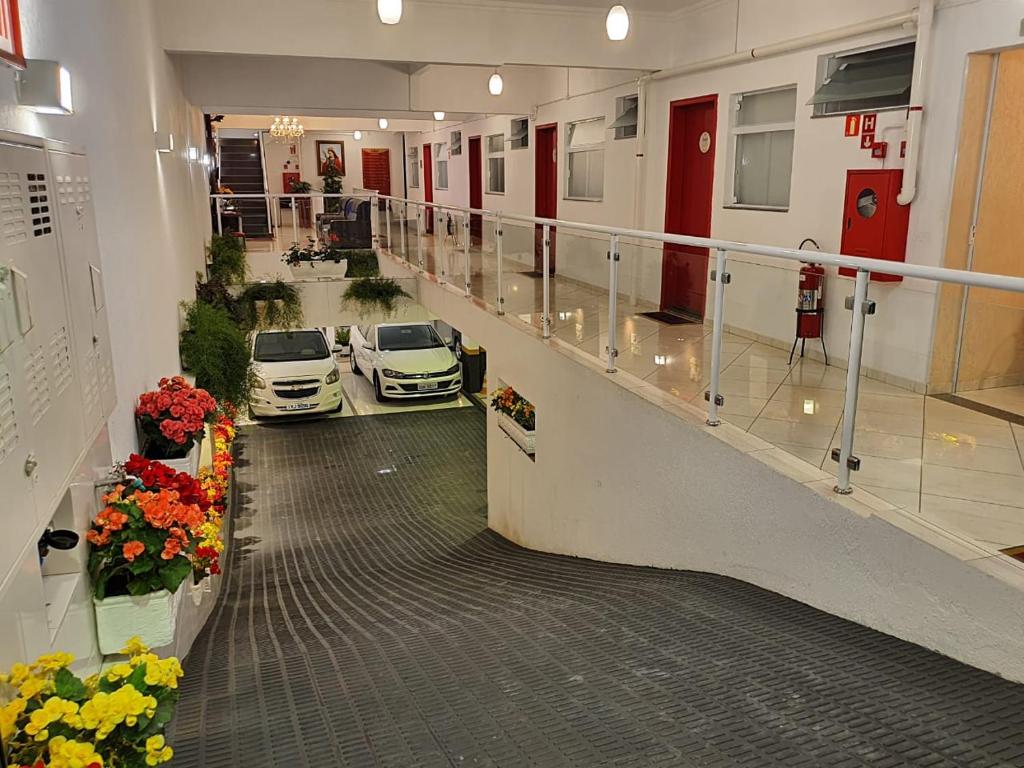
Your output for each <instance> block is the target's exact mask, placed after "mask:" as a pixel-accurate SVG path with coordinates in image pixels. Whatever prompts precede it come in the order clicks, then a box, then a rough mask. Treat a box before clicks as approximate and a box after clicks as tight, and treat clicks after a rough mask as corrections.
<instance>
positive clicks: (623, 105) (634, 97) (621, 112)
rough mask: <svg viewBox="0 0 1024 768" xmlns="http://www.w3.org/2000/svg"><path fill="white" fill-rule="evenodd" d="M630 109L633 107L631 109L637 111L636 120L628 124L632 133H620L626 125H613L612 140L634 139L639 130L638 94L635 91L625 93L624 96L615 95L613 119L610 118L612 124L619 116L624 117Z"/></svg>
mask: <svg viewBox="0 0 1024 768" xmlns="http://www.w3.org/2000/svg"><path fill="white" fill-rule="evenodd" d="M630 103H632V107H631V106H629V104H630ZM630 109H633V110H635V111H637V113H638V115H637V121H636V122H635V123H633V125H632V126H629V127H631V128H632V129H633V133H631V134H625V133H622V132H623V131H625V130H626V127H627V126H622V127H618V128H615V127H613V128H612V130H613V131H615V135H614V136H613V140H614V141H625V140H626V139H635V138H636V137H637V135H638V134H639V132H640V118H639V110H640V96H639V95H638V94H636V93H627V94H626V95H625V96H618V97H616V99H615V119H614V120H612V124H613V125H614V124H615V123H616V122H618V120H619V119H620V118H621V117H624V116H625V114H626V113H627V112H629V110H630Z"/></svg>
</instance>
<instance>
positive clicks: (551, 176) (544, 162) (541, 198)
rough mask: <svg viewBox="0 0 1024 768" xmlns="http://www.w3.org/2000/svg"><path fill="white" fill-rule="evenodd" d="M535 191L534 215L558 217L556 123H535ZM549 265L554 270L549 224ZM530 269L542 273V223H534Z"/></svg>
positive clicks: (553, 233) (553, 253) (553, 248)
mask: <svg viewBox="0 0 1024 768" xmlns="http://www.w3.org/2000/svg"><path fill="white" fill-rule="evenodd" d="M536 131H537V133H536V141H535V142H534V143H535V145H536V150H535V152H536V156H535V164H536V165H535V167H536V170H535V173H534V178H535V179H536V181H535V191H534V203H533V215H534V216H537V217H540V218H543V219H557V218H558V123H549V124H548V125H538V126H537V129H536ZM549 267H550V270H551V274H552V275H553V274H555V228H554V227H552V228H551V248H550V261H549ZM533 270H534V272H536V273H537V274H544V226H543V225H542V224H537V225H536V227H535V230H534V237H533Z"/></svg>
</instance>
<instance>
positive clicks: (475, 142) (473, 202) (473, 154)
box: [469, 136, 484, 242]
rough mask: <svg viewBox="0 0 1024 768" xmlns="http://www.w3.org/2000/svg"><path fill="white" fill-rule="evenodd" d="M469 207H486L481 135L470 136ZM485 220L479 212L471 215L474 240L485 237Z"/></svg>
mask: <svg viewBox="0 0 1024 768" xmlns="http://www.w3.org/2000/svg"><path fill="white" fill-rule="evenodd" d="M469 207H470V208H476V209H477V210H480V209H481V208H483V207H484V161H483V152H482V151H481V147H480V137H479V136H470V137H469ZM483 232H484V220H483V216H481V215H480V214H479V213H472V214H470V216H469V233H470V237H472V238H473V240H474V241H476V242H480V241H481V240H482V239H483Z"/></svg>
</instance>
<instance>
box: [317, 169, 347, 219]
mask: <svg viewBox="0 0 1024 768" xmlns="http://www.w3.org/2000/svg"><path fill="white" fill-rule="evenodd" d="M342 178H343V177H342V175H341V170H340V169H339V168H338V167H337V166H335V165H334V164H332V163H327V164H326V165H325V166H324V169H323V180H324V185H323V187H322V188H321V191H322V192H323V193H324V194H325V195H340V194H341V191H342ZM341 208H342V205H341V198H339V197H330V198H327V199H326V200H324V213H340V212H341Z"/></svg>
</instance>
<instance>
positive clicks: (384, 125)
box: [377, 117, 388, 131]
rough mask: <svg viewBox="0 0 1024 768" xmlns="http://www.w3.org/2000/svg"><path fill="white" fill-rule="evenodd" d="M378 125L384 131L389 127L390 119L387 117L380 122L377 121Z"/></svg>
mask: <svg viewBox="0 0 1024 768" xmlns="http://www.w3.org/2000/svg"><path fill="white" fill-rule="evenodd" d="M377 125H378V126H379V127H380V129H381V130H382V131H383V130H386V129H387V127H388V119H387V118H386V117H382V118H381V119H380V120H378V121H377Z"/></svg>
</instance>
